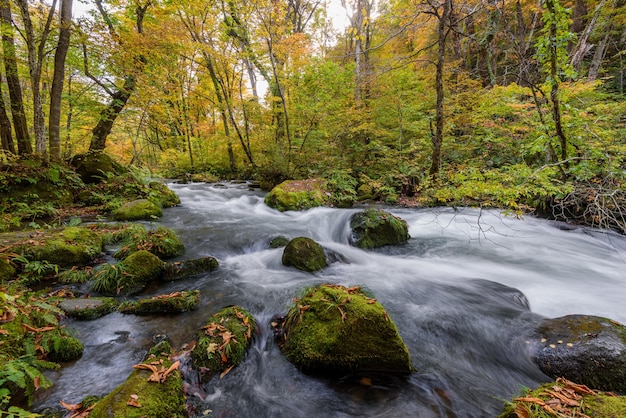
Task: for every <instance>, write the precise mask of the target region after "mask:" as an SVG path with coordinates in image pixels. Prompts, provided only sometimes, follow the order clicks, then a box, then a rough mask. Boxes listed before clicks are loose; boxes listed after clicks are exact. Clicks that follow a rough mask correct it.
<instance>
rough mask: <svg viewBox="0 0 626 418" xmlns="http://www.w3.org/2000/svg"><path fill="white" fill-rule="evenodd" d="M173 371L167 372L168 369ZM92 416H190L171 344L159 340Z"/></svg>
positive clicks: (98, 404)
mask: <svg viewBox="0 0 626 418" xmlns="http://www.w3.org/2000/svg"><path fill="white" fill-rule="evenodd" d="M170 368H171V371H170V372H169V373H167V371H168V370H170ZM89 416H90V417H91V418H100V417H103V418H109V417H116V418H117V417H128V418H140V417H170V418H176V417H187V416H188V414H187V410H186V405H185V396H184V394H183V380H182V375H181V373H180V371H179V370H178V364H176V363H173V362H172V360H171V347H170V346H169V344H168V343H166V342H163V343H159V344H158V345H157V346H156V347H155V348H153V349H152V350H150V353H149V355H148V358H147V359H146V360H144V361H143V362H142V363H141V365H136V366H135V370H134V371H133V372H132V373H131V375H130V376H129V377H128V379H126V381H125V382H124V383H122V384H121V385H120V386H118V387H117V388H115V390H113V391H112V392H111V393H109V394H108V395H107V396H105V397H104V398H103V399H102V400H101V401H99V402H98V403H97V404H96V406H95V407H94V409H93V410H92V411H91V412H90V413H89Z"/></svg>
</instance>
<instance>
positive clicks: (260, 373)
mask: <svg viewBox="0 0 626 418" xmlns="http://www.w3.org/2000/svg"><path fill="white" fill-rule="evenodd" d="M170 187H171V188H172V189H173V190H174V191H175V192H176V193H177V194H178V195H179V196H180V198H181V201H182V203H181V205H180V206H178V207H174V208H170V209H166V210H165V211H164V215H163V218H162V219H161V220H160V222H159V224H161V225H164V226H166V227H169V228H172V229H173V230H175V231H176V232H177V233H178V234H179V236H180V237H181V239H182V241H183V242H184V244H185V246H186V252H185V254H184V255H183V256H181V257H179V259H191V258H198V257H202V256H208V255H211V256H214V257H216V258H217V259H218V260H219V263H220V267H219V268H218V269H217V270H215V271H213V272H210V273H207V274H204V275H199V276H194V277H191V278H188V279H184V280H180V281H175V282H171V283H164V284H163V285H161V286H159V287H158V288H157V287H151V288H149V289H147V290H146V291H145V292H143V293H142V294H141V295H138V296H137V297H146V296H151V295H154V294H159V293H169V292H173V291H179V290H193V289H199V290H200V292H201V298H202V299H201V305H200V308H199V309H198V310H196V311H194V312H190V313H184V314H179V315H173V316H169V317H162V316H133V315H123V314H120V313H113V314H110V315H107V316H105V317H103V318H100V319H97V320H94V321H75V320H66V324H67V326H68V328H70V329H73V330H74V332H75V334H76V336H77V337H78V338H79V339H80V340H81V341H83V343H84V344H85V351H84V354H83V356H82V358H81V359H80V360H78V361H76V362H74V363H72V364H70V365H67V366H66V367H63V368H62V369H60V370H59V371H54V372H49V373H47V376H48V377H49V378H50V379H52V380H53V381H54V384H55V385H54V387H53V388H52V389H49V390H47V391H40V392H39V393H38V394H37V397H36V402H35V408H36V409H41V408H44V407H49V406H57V405H58V402H59V400H63V401H64V402H69V403H78V402H80V400H81V399H82V398H83V397H84V396H86V395H104V394H106V393H108V392H110V391H111V390H112V389H113V388H114V387H115V386H117V385H118V384H120V383H122V382H123V381H124V380H125V379H126V377H127V376H128V375H129V374H130V372H131V371H132V365H133V364H136V363H138V362H140V361H141V359H142V357H143V356H144V355H145V353H146V350H147V349H148V348H149V347H150V346H151V344H152V341H153V340H154V339H155V336H157V335H167V336H168V337H169V339H170V340H171V341H172V344H173V346H174V347H175V348H176V349H180V348H181V347H183V346H184V344H186V343H190V342H191V341H193V339H194V336H195V332H196V330H197V329H199V328H200V327H201V326H202V325H203V323H204V321H205V320H206V318H207V317H208V316H210V315H212V314H213V313H215V312H217V311H218V310H219V309H221V308H223V307H225V306H228V305H232V304H238V305H241V306H243V307H244V308H246V309H247V310H248V311H250V312H251V313H252V314H253V315H254V317H255V318H256V320H257V323H258V325H259V333H258V335H257V336H256V337H255V338H254V340H253V344H252V347H251V349H250V351H249V353H248V355H247V357H246V359H245V360H244V362H243V363H242V364H241V365H240V366H239V367H237V368H235V369H233V370H232V371H231V372H230V373H229V374H227V375H226V376H225V377H224V378H223V379H221V380H220V379H218V378H216V379H213V380H212V381H210V382H209V383H208V384H207V385H205V386H204V387H202V388H200V390H199V392H201V393H200V395H201V398H200V397H198V398H196V397H193V398H194V399H193V403H194V404H195V411H196V412H195V413H196V415H197V416H211V417H251V418H252V417H255V418H257V417H285V418H287V417H312V416H317V417H409V416H411V417H495V416H497V415H498V414H499V413H500V412H501V410H502V408H503V402H504V401H505V400H507V399H510V398H511V397H513V396H515V395H516V394H518V393H519V392H520V390H521V389H522V388H523V387H535V386H537V385H538V384H539V383H541V382H544V381H547V380H548V379H547V377H546V376H544V375H543V374H542V373H541V371H540V370H539V369H538V367H537V366H535V364H534V363H533V361H532V359H531V356H530V352H531V347H529V345H528V343H527V340H526V336H528V335H529V333H530V332H531V330H532V329H533V328H534V327H535V326H536V324H537V323H538V322H539V321H541V319H542V318H545V317H549V318H552V317H559V316H563V315H567V314H590V315H599V316H604V317H609V318H611V319H614V320H617V321H619V322H622V323H626V310H624V309H623V306H624V305H623V303H624V302H623V301H624V300H626V286H624V280H625V279H626V277H624V271H626V238H624V237H622V236H618V235H616V234H613V233H609V232H603V231H592V230H589V229H585V228H570V227H567V228H565V227H563V225H558V224H555V223H554V222H550V221H547V220H542V219H536V218H533V217H524V218H523V219H519V218H516V217H514V216H505V215H504V214H501V213H500V212H498V211H495V210H489V211H487V210H482V211H481V210H478V209H462V208H461V209H452V208H435V209H430V208H429V209H403V208H386V209H387V210H389V211H390V212H392V213H393V214H394V215H396V216H399V217H401V218H403V219H404V220H406V221H407V223H408V225H409V233H410V235H411V239H410V240H409V242H408V243H407V244H404V245H400V246H393V247H385V248H383V249H378V250H369V251H364V250H361V249H357V248H354V247H351V246H350V245H348V240H349V234H350V230H349V227H348V223H349V218H350V216H351V215H352V214H353V213H355V212H356V211H358V210H360V209H359V208H352V209H335V208H315V209H311V210H308V211H303V212H285V213H280V212H278V211H275V210H273V209H270V208H268V207H267V206H265V204H264V203H263V196H264V195H263V193H262V192H260V191H253V190H249V189H248V187H247V186H246V185H245V184H240V185H235V184H226V185H209V184H202V183H192V184H185V185H182V184H181V185H178V184H172V185H170ZM146 225H149V223H146ZM278 235H283V236H286V237H288V238H294V237H297V236H308V237H311V238H313V239H314V240H316V241H318V242H319V243H320V244H322V245H323V246H324V247H325V248H326V249H327V250H328V252H329V253H332V254H334V256H333V260H335V261H334V262H333V263H332V264H331V265H330V266H329V267H327V268H325V269H323V270H322V271H320V272H318V273H315V274H310V273H304V272H301V271H298V270H296V269H294V268H290V267H289V268H288V267H284V266H283V265H282V264H281V256H282V249H269V248H268V242H269V240H270V239H271V238H273V237H275V236H278ZM329 282H330V283H337V284H342V285H346V286H354V285H361V286H363V287H366V288H367V289H369V290H370V291H372V292H373V293H374V294H375V296H376V298H377V300H378V301H379V302H381V303H382V305H383V306H384V307H385V308H386V309H387V311H388V313H389V315H390V317H391V318H392V319H393V320H394V321H395V323H396V325H397V326H398V329H399V331H400V334H401V336H402V338H403V339H404V341H405V343H406V344H407V346H408V347H409V350H410V353H411V359H412V362H413V365H414V366H415V368H416V369H417V372H415V373H413V374H412V375H411V376H409V377H406V378H400V377H393V378H381V377H372V384H371V385H362V384H360V383H359V382H358V381H353V380H351V379H350V378H345V379H334V380H327V379H324V378H320V377H314V376H308V375H305V374H303V373H301V372H300V371H298V370H297V369H296V368H295V367H293V366H292V365H291V364H290V363H288V362H287V361H286V360H285V359H284V357H283V356H282V354H281V353H280V350H279V349H278V348H277V346H276V344H275V343H274V341H273V338H272V333H271V330H270V328H269V322H270V321H271V318H272V317H273V316H275V315H277V314H281V313H284V312H285V311H286V310H287V308H288V306H289V305H290V303H291V301H292V300H293V298H294V297H296V296H298V294H299V292H300V291H301V290H302V289H304V288H306V287H309V286H312V285H316V284H321V283H329Z"/></svg>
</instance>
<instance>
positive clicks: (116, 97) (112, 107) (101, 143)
mask: <svg viewBox="0 0 626 418" xmlns="http://www.w3.org/2000/svg"><path fill="white" fill-rule="evenodd" d="M135 84H136V81H135V76H132V75H129V76H126V79H125V80H124V86H123V87H122V88H121V89H119V90H117V91H116V92H115V93H113V95H112V96H111V101H110V102H109V105H108V106H107V107H105V108H104V109H102V111H101V112H100V117H99V119H98V124H97V125H96V126H95V127H94V128H93V130H92V131H91V133H92V137H91V144H90V145H89V150H90V151H102V150H104V148H105V147H106V140H107V137H108V136H109V134H110V133H111V129H113V124H114V123H115V119H117V117H118V116H119V115H120V113H121V112H122V109H124V106H126V103H128V99H130V96H131V94H132V93H133V91H134V90H135Z"/></svg>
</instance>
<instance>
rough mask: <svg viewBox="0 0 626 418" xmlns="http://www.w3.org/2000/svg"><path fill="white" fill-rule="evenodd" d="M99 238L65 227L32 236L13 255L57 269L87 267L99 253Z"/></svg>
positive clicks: (82, 229)
mask: <svg viewBox="0 0 626 418" xmlns="http://www.w3.org/2000/svg"><path fill="white" fill-rule="evenodd" d="M102 249H103V243H102V238H101V237H100V235H98V234H97V233H96V232H94V231H92V230H91V229H89V228H83V227H68V228H65V229H62V230H50V231H45V232H42V233H39V234H37V235H34V236H31V237H30V238H29V239H25V240H24V242H22V243H20V244H18V245H16V246H15V247H13V249H12V251H13V252H15V253H17V254H20V255H23V256H24V257H26V258H28V259H29V260H35V261H44V260H45V261H48V262H50V263H52V264H56V265H58V266H60V267H73V266H81V265H85V264H88V263H89V262H91V261H93V260H94V259H95V258H96V257H98V256H99V255H100V254H101V253H102Z"/></svg>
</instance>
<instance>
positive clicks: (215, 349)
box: [206, 343, 217, 354]
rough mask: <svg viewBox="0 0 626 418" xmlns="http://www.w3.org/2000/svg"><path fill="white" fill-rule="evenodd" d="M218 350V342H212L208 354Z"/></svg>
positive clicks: (207, 350)
mask: <svg viewBox="0 0 626 418" xmlns="http://www.w3.org/2000/svg"><path fill="white" fill-rule="evenodd" d="M216 351H217V343H210V344H209V346H208V347H207V349H206V353H207V354H213V353H215V352H216Z"/></svg>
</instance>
